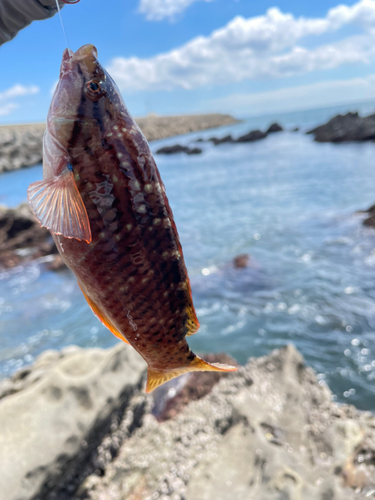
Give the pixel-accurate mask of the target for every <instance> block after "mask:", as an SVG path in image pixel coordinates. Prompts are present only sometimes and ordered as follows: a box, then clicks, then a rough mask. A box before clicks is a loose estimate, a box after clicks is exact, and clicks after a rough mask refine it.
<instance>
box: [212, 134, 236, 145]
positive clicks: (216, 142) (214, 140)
mask: <svg viewBox="0 0 375 500" xmlns="http://www.w3.org/2000/svg"><path fill="white" fill-rule="evenodd" d="M208 140H209V141H211V142H212V143H213V144H214V145H215V146H218V145H219V144H225V143H226V142H233V137H232V136H231V135H226V136H225V137H219V138H217V137H211V138H210V139H208Z"/></svg>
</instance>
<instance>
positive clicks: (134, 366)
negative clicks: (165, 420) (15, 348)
mask: <svg viewBox="0 0 375 500" xmlns="http://www.w3.org/2000/svg"><path fill="white" fill-rule="evenodd" d="M144 369H145V364H144V362H143V360H141V359H140V357H139V356H138V354H136V353H135V351H134V350H133V349H130V348H129V347H127V346H124V345H123V344H119V345H117V346H116V347H114V348H113V349H110V350H108V351H105V350H102V349H87V350H85V349H80V348H78V347H74V348H67V349H65V350H64V351H62V352H61V353H58V352H56V351H46V352H45V353H43V354H42V355H41V356H40V357H39V359H38V360H37V361H36V363H35V365H33V367H32V369H27V368H26V369H24V370H22V371H21V372H19V373H18V374H16V375H15V377H13V379H11V380H10V381H4V382H3V383H2V386H3V391H2V394H3V396H4V397H3V398H2V399H1V400H0V464H1V474H0V498H1V499H2V500H23V499H36V498H40V499H44V498H46V496H47V495H48V493H49V492H50V490H51V489H52V488H55V489H56V488H57V487H58V485H59V484H60V482H61V481H62V480H63V483H66V482H67V477H70V478H71V479H72V477H74V475H76V474H77V471H79V470H80V469H81V468H82V465H83V464H84V463H85V460H86V458H87V456H89V455H90V454H91V453H92V449H93V447H95V446H97V445H98V443H99V442H100V438H101V437H102V436H103V435H104V434H105V433H106V432H108V430H109V424H110V420H111V416H112V415H113V414H115V413H116V412H117V413H118V412H121V417H122V416H123V415H124V413H127V412H128V411H129V408H130V407H132V412H133V413H132V415H129V413H127V415H125V420H126V419H127V422H128V432H130V431H131V428H132V426H133V427H134V426H137V425H140V422H136V421H135V416H136V413H137V411H136V407H137V404H135V400H134V398H136V396H137V393H138V392H139V390H140V388H141V386H142V385H143V373H144ZM7 382H8V384H7ZM4 384H5V385H8V387H7V388H5V391H4ZM6 394H8V395H6ZM140 404H141V405H142V404H143V403H142V402H141V403H140ZM59 498H60V497H59Z"/></svg>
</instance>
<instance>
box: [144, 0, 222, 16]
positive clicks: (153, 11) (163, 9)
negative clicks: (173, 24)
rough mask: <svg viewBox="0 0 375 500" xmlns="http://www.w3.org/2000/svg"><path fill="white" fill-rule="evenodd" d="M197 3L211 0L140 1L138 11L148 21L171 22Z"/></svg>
mask: <svg viewBox="0 0 375 500" xmlns="http://www.w3.org/2000/svg"><path fill="white" fill-rule="evenodd" d="M199 1H204V2H210V1H212V0H141V1H140V4H139V9H138V10H139V12H140V13H141V14H144V15H145V16H146V19H147V20H148V21H161V20H162V19H165V18H169V19H170V20H173V19H174V18H175V17H176V16H177V15H178V14H181V13H182V12H184V11H185V10H186V9H187V8H188V7H190V5H191V4H192V3H195V2H199Z"/></svg>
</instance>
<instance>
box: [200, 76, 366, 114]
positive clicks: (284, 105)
mask: <svg viewBox="0 0 375 500" xmlns="http://www.w3.org/2000/svg"><path fill="white" fill-rule="evenodd" d="M372 99H375V74H373V75H369V76H367V77H366V78H352V79H350V80H333V81H327V82H318V83H313V84H310V85H300V86H299V87H289V88H285V89H279V90H270V91H267V92H254V93H248V94H233V95H229V96H227V97H223V98H219V99H212V100H211V101H209V102H205V103H202V105H203V106H205V108H206V110H215V111H220V112H228V111H229V112H237V113H241V114H252V115H257V114H266V113H277V112H283V111H294V110H300V109H308V108H316V107H319V106H321V107H323V106H331V105H335V104H346V103H352V102H353V101H360V100H372Z"/></svg>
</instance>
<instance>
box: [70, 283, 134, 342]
mask: <svg viewBox="0 0 375 500" xmlns="http://www.w3.org/2000/svg"><path fill="white" fill-rule="evenodd" d="M78 285H79V287H80V289H81V292H82V293H83V295H84V297H85V299H86V300H87V302H88V304H89V306H90V307H91V310H92V312H93V313H94V314H95V316H96V317H97V318H98V319H99V321H101V322H102V323H103V325H104V326H106V327H107V328H108V330H109V331H110V332H112V333H113V335H115V336H116V337H117V338H119V339H120V340H122V341H123V342H126V344H129V342H128V341H127V340H126V338H125V337H124V336H123V335H122V333H120V332H119V331H118V330H117V328H116V327H115V326H114V325H113V323H112V322H111V320H110V319H108V317H107V316H106V315H105V314H104V313H103V311H102V310H101V309H100V308H99V307H98V306H97V305H96V304H95V302H94V301H93V300H91V299H90V297H88V295H87V294H86V293H85V292H84V291H83V288H82V286H81V284H80V283H79V282H78Z"/></svg>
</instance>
